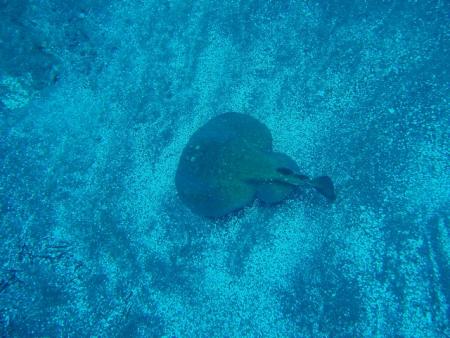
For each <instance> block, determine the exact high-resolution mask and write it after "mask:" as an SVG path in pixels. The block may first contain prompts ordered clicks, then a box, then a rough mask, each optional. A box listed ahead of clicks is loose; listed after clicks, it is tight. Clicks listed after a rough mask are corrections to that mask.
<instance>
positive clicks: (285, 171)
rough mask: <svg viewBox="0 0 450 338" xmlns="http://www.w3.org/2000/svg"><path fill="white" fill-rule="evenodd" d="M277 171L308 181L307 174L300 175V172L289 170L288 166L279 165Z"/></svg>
mask: <svg viewBox="0 0 450 338" xmlns="http://www.w3.org/2000/svg"><path fill="white" fill-rule="evenodd" d="M277 172H278V173H280V174H282V175H285V176H292V177H295V178H298V179H300V180H302V181H308V180H309V177H308V176H306V175H302V174H297V173H296V172H294V171H293V170H291V169H289V168H285V167H280V168H277Z"/></svg>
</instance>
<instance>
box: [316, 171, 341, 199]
mask: <svg viewBox="0 0 450 338" xmlns="http://www.w3.org/2000/svg"><path fill="white" fill-rule="evenodd" d="M311 185H312V186H313V187H314V188H315V189H316V190H317V191H318V192H319V193H321V194H322V195H323V196H325V197H326V198H327V199H328V200H329V201H331V202H333V201H334V200H335V199H336V193H335V192H334V185H333V182H332V181H331V178H329V177H328V176H319V177H316V178H314V179H312V180H311Z"/></svg>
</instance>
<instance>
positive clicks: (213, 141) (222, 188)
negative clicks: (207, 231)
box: [175, 113, 336, 218]
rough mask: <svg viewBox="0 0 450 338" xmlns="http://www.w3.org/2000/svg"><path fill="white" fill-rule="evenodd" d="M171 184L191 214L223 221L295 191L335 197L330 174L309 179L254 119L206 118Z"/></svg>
mask: <svg viewBox="0 0 450 338" xmlns="http://www.w3.org/2000/svg"><path fill="white" fill-rule="evenodd" d="M175 185H176V188H177V191H178V194H179V196H180V199H181V201H182V202H183V203H184V204H185V205H186V206H187V207H188V208H189V209H191V211H192V212H194V213H195V214H198V215H201V216H205V217H210V218H214V217H221V216H224V215H227V214H230V213H232V212H234V211H236V210H239V209H242V208H244V207H245V206H247V205H249V204H251V203H252V202H253V201H254V200H255V199H256V198H258V199H260V200H261V201H263V202H265V203H267V204H275V203H279V202H281V201H283V200H284V199H286V198H287V197H288V196H289V195H290V194H291V193H292V192H293V191H294V190H295V189H297V188H298V187H311V188H314V189H316V190H317V191H318V192H319V193H321V194H322V195H324V196H325V197H326V198H327V199H328V200H330V201H333V200H335V198H336V195H335V192H334V187H333V183H332V181H331V179H330V178H329V177H328V176H319V177H316V178H314V179H310V178H309V177H308V176H306V175H304V174H301V173H300V172H299V167H298V165H297V163H296V162H295V161H294V160H293V159H291V158H290V157H289V156H288V155H286V154H283V153H280V152H275V151H274V150H273V148H272V135H271V133H270V131H269V129H268V128H267V127H266V126H265V125H264V124H263V123H261V122H259V121H258V120H256V119H255V118H253V117H251V116H249V115H245V114H240V113H225V114H222V115H219V116H216V117H214V118H212V119H211V120H209V121H208V122H207V123H206V124H205V125H203V126H202V127H200V128H199V129H198V130H197V131H196V132H195V133H194V134H193V135H192V136H191V138H190V139H189V142H188V143H187V145H186V147H185V148H184V149H183V152H182V154H181V157H180V161H179V164H178V168H177V172H176V177H175Z"/></svg>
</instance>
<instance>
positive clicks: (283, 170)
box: [277, 168, 293, 175]
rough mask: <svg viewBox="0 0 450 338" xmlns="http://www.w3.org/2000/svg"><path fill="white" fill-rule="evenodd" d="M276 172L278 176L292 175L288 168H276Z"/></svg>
mask: <svg viewBox="0 0 450 338" xmlns="http://www.w3.org/2000/svg"><path fill="white" fill-rule="evenodd" d="M277 172H279V173H280V174H283V175H292V174H293V171H292V170H291V169H288V168H277Z"/></svg>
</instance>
